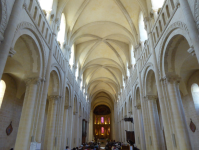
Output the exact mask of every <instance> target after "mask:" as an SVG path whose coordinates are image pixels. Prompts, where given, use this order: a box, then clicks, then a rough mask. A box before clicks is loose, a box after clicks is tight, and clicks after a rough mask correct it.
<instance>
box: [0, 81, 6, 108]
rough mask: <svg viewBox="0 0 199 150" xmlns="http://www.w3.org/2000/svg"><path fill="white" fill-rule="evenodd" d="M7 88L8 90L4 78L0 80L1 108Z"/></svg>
mask: <svg viewBox="0 0 199 150" xmlns="http://www.w3.org/2000/svg"><path fill="white" fill-rule="evenodd" d="M5 90H6V83H5V82H4V81H3V80H1V81H0V108H1V104H2V102H3V97H4V94H5Z"/></svg>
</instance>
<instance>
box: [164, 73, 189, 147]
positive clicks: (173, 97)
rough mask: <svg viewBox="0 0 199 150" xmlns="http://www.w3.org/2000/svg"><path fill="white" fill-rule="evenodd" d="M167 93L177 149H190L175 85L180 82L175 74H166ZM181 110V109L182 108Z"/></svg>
mask: <svg viewBox="0 0 199 150" xmlns="http://www.w3.org/2000/svg"><path fill="white" fill-rule="evenodd" d="M166 80H167V86H168V93H169V97H170V102H171V107H172V114H173V119H174V120H175V122H174V124H175V131H176V133H177V137H176V138H177V139H176V140H178V143H179V147H180V149H181V150H187V149H191V145H190V140H189V135H188V132H186V131H187V128H186V124H185V122H184V121H183V116H182V115H183V114H182V113H181V106H180V102H179V100H181V98H179V97H178V94H177V91H178V89H177V88H178V86H177V84H178V83H179V82H180V78H179V77H178V76H177V75H175V74H167V75H166ZM182 109H183V108H182Z"/></svg>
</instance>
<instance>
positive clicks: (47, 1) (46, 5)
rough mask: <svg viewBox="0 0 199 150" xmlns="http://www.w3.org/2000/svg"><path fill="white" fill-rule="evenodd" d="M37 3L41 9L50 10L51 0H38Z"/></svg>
mask: <svg viewBox="0 0 199 150" xmlns="http://www.w3.org/2000/svg"><path fill="white" fill-rule="evenodd" d="M39 3H40V6H41V8H42V9H44V10H47V11H51V10H52V5H53V0H39Z"/></svg>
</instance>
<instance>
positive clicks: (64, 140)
mask: <svg viewBox="0 0 199 150" xmlns="http://www.w3.org/2000/svg"><path fill="white" fill-rule="evenodd" d="M63 122H64V125H63V135H62V149H64V148H65V147H66V146H67V140H66V139H67V122H68V106H64V121H63Z"/></svg>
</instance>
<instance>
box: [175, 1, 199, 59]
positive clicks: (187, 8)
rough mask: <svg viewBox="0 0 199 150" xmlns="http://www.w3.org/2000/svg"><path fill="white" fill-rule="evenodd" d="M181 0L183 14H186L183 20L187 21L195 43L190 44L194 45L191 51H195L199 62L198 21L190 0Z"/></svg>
mask: <svg viewBox="0 0 199 150" xmlns="http://www.w3.org/2000/svg"><path fill="white" fill-rule="evenodd" d="M179 2H180V6H181V10H182V14H183V16H184V20H183V21H185V23H186V26H187V28H188V30H189V33H188V34H189V36H190V38H191V42H192V44H193V45H190V46H193V47H191V49H192V50H191V53H193V52H192V51H195V54H196V57H197V60H198V62H199V42H198V41H199V37H198V29H197V27H196V22H195V19H194V17H193V14H192V12H191V8H190V5H189V3H188V1H187V0H179ZM188 52H189V51H188Z"/></svg>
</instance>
